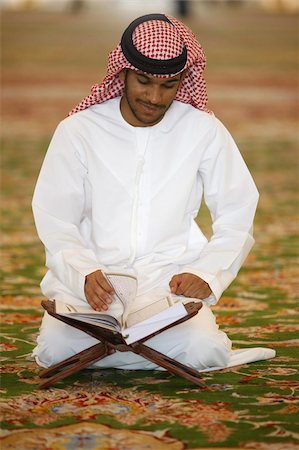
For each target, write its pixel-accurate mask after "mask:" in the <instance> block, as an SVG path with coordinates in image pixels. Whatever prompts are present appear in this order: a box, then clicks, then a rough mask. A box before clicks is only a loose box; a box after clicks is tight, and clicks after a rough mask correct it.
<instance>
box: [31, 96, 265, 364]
mask: <svg viewBox="0 0 299 450" xmlns="http://www.w3.org/2000/svg"><path fill="white" fill-rule="evenodd" d="M202 196H204V200H205V202H206V204H207V206H208V208H209V210H210V212H211V216H212V221H213V235H212V238H211V239H210V240H209V241H208V240H207V239H206V237H205V236H204V235H203V233H202V232H201V230H200V228H199V227H198V225H197V224H196V222H195V217H196V215H197V213H198V210H199V208H200V204H201V200H202ZM257 201H258V192H257V189H256V187H255V184H254V182H253V180H252V177H251V175H250V173H249V171H248V169H247V167H246V164H245V163H244V161H243V159H242V157H241V155H240V152H239V150H238V148H237V147H236V144H235V143H234V141H233V139H232V137H231V135H230V134H229V132H228V131H227V130H226V129H225V127H224V126H223V125H222V124H221V122H219V120H218V119H217V118H215V117H214V116H212V115H210V114H208V113H206V112H203V111H199V110H197V109H195V108H193V107H192V106H190V105H186V104H183V103H180V102H177V101H174V102H173V103H172V105H171V107H170V108H169V110H168V111H167V113H166V114H165V116H164V117H163V119H162V120H161V121H160V122H159V123H158V124H156V125H154V126H149V127H133V126H131V125H129V124H128V123H127V122H126V121H125V120H124V119H123V117H122V115H121V112H120V98H116V99H113V100H109V101H107V102H105V103H102V104H100V105H95V106H92V107H90V108H88V109H86V110H84V111H81V112H79V113H77V114H75V115H73V116H70V117H68V118H67V119H65V120H64V121H62V122H61V123H60V125H59V126H58V128H57V130H56V132H55V134H54V136H53V139H52V141H51V144H50V147H49V149H48V152H47V155H46V157H45V160H44V163H43V166H42V169H41V172H40V175H39V178H38V181H37V185H36V189H35V193H34V198H33V211H34V217H35V222H36V227H37V230H38V234H39V236H40V239H41V240H42V242H43V243H44V245H45V249H46V265H47V267H48V269H49V270H48V272H47V274H46V276H45V277H44V279H43V281H42V283H41V288H42V292H43V293H44V295H45V296H46V297H48V298H56V299H59V300H61V301H65V302H68V303H74V304H75V303H76V304H82V303H85V302H86V298H85V295H84V283H85V276H86V275H87V274H89V273H91V272H94V271H95V270H98V269H101V270H103V271H104V272H105V271H118V272H128V273H133V274H135V275H136V276H137V278H138V293H137V297H136V300H135V302H134V305H133V310H134V309H139V308H140V306H142V305H146V304H148V303H150V302H152V301H154V300H156V299H158V298H160V297H161V295H164V294H169V281H170V279H171V277H172V276H173V275H175V274H178V273H183V272H189V273H193V274H195V275H198V276H199V277H201V278H202V279H203V280H204V281H206V282H207V283H208V284H209V286H210V287H211V290H212V295H211V296H210V297H209V298H207V299H204V301H205V303H206V304H205V307H204V309H203V311H205V310H206V309H207V308H208V309H209V307H208V305H210V304H214V303H216V302H217V300H218V299H219V298H220V296H221V294H222V292H223V291H224V290H225V289H226V288H227V286H228V285H229V284H230V283H231V282H232V280H233V279H234V278H235V276H236V275H237V273H238V270H239V269H240V267H241V265H242V263H243V261H244V259H245V258H246V256H247V255H248V253H249V251H250V249H251V247H252V245H253V243H254V240H253V237H252V233H251V230H252V224H253V218H254V214H255V209H256V205H257ZM204 314H205V315H206V317H210V319H208V323H210V325H208V326H207V330H209V329H210V331H211V330H212V329H213V333H212V334H213V335H214V334H215V336H216V335H218V337H219V342H220V341H221V345H222V344H223V346H224V348H225V349H226V350H225V352H230V341H229V340H228V338H227V337H226V335H225V334H224V333H222V332H220V331H219V330H218V327H217V326H216V325H215V323H214V318H213V315H212V313H211V311H210V309H209V312H206V313H204V312H202V313H201V317H202V318H203V316H204ZM198 316H200V313H199V314H198ZM192 320H193V319H192ZM197 320H200V319H197ZM206 320H207V319H206ZM62 325H63V324H62ZM62 325H61V324H58V321H56V320H54V319H52V318H49V317H48V316H47V315H46V316H45V319H44V322H43V325H42V328H41V334H40V337H39V340H38V346H37V348H36V349H35V355H36V356H37V358H38V361H39V363H40V364H42V365H51V364H53V363H54V362H57V361H56V360H57V359H59V358H62V356H65V357H66V356H69V353H68V351H66V353H63V355H60V356H57V357H55V355H54V354H52V356H51V358H50V357H49V351H50V350H49V348H50V344H49V342H50V341H51V336H52V338H53V335H54V333H56V335H59V334H60V333H61V334H62V335H64V336H66V334H67V333H69V336H70V335H71V334H72V339H70V341H72V342H73V347H74V348H73V350H72V351H73V352H76V351H79V350H82V345H83V347H85V346H88V345H89V344H90V342H91V341H90V340H91V338H90V337H89V336H87V335H86V336H84V339H83V337H82V335H84V333H81V332H79V331H77V330H72V331H71V329H70V327H67V328H66V327H65V326H62ZM201 326H202V327H203V325H202V320H201ZM209 327H210V328H209ZM176 328H177V327H176ZM187 328H188V327H187ZM187 328H186V326H185V329H187ZM195 328H196V327H195ZM54 329H55V332H54ZM181 329H184V326H183V327H182V328H181ZM173 330H175V329H173ZM173 330H172V331H171V332H170V334H171V333H175V332H176V331H173ZM189 330H190V327H189ZM74 333H75V334H76V336H77V337H76V338H75V337H74ZM78 333H79V334H78ZM163 334H165V333H163ZM208 334H209V333H208ZM80 337H82V339H83V340H84V344H83V343H82V345H81V344H80V343H79V341H80ZM86 339H88V343H87V341H86ZM173 339H175V335H174V337H173V338H171V339H169V341H171V340H173ZM188 339H190V336H189V338H188ZM154 340H155V343H156V344H157V345H156V348H157V349H158V350H160V351H161V342H160V344H159V336H158V337H156V338H154ZM216 340H217V339H216ZM75 341H76V342H77V345H75V344H74V342H75ZM194 341H196V339H195V340H194ZM82 342H83V341H82ZM214 347H215V346H214ZM214 347H213V348H214ZM206 348H207V353H209V352H208V350H209V349H208V347H206ZM51 351H52V353H53V349H52V350H51ZM69 351H70V350H69ZM164 351H165V352H166V353H167V351H168V350H167V349H164ZM47 352H48V356H46V354H47ZM216 353H217V352H216ZM266 353H267V352H266ZM229 354H230V353H229ZM42 355H43V356H42ZM112 356H114V355H112ZM172 356H173V353H172ZM272 356H273V354H272ZM229 357H230V356H227V355H225V357H224V359H223V358H222V360H221V358H220V360H219V364H217V358H216V362H215V361H213V363H207V364H206V367H203V366H204V364H202V365H200V364H197V367H198V369H199V370H203V369H207V368H209V367H210V368H213V367H218V366H219V367H220V366H221V367H223V366H228V365H230V364H231V363H230V361H229ZM262 357H263V356H262V355H260V356H259V357H258V358H257V357H256V356H255V358H253V359H252V358H251V360H254V359H259V358H262ZM265 357H266V356H265ZM267 357H270V356H267ZM109 358H111V357H109ZM109 358H105V360H106V361H108V360H109ZM245 359H246V358H245ZM224 360H225V362H224ZM126 361H127V358H126ZM184 361H185V362H188V357H187V356H186V358H185V359H184ZM238 362H240V361H239V360H238ZM244 362H246V361H245V360H244ZM112 365H113V366H115V367H123V365H122V364H120V363H119V362H117V363H116V362H115V361H114V362H113V364H112ZM137 366H138V368H143V366H142V364H141V366H140V367H139V365H138V364H137ZM137 366H136V365H135V366H134V364H133V365H132V368H136V367H137ZM195 366H196V364H195ZM126 367H127V366H126ZM149 368H151V367H149Z"/></svg>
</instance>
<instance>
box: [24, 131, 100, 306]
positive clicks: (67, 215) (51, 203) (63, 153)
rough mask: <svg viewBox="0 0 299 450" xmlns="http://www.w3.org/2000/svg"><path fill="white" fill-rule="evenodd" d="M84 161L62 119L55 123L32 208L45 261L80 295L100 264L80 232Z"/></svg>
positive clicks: (84, 175) (82, 294)
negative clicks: (43, 249)
mask: <svg viewBox="0 0 299 450" xmlns="http://www.w3.org/2000/svg"><path fill="white" fill-rule="evenodd" d="M86 174H87V168H86V164H84V161H83V158H82V155H81V153H80V151H79V149H78V148H76V144H75V143H74V142H72V139H71V136H70V135H69V134H68V132H67V130H66V129H65V126H64V124H63V122H62V123H61V124H60V125H59V126H58V128H57V130H56V132H55V134H54V136H53V138H52V141H51V143H50V146H49V149H48V152H47V154H46V157H45V160H44V162H43V165H42V168H41V171H40V174H39V177H38V180H37V184H36V187H35V191H34V195H33V201H32V208H33V214H34V218H35V224H36V228H37V232H38V235H39V237H40V239H41V241H42V242H43V244H44V246H45V250H46V265H47V267H48V268H49V269H50V270H51V271H52V272H53V274H54V275H55V276H56V277H57V278H58V279H59V280H60V281H61V283H63V284H64V285H65V286H66V287H67V288H68V289H70V290H71V291H72V292H73V293H74V294H75V295H76V296H78V297H79V298H82V299H85V295H84V283H85V276H86V275H87V274H88V273H91V272H93V271H95V270H97V269H99V268H101V267H100V266H99V264H98V262H97V259H96V256H95V254H94V252H93V251H92V249H89V248H87V246H86V243H85V242H84V239H83V237H82V235H81V233H80V224H81V222H82V220H83V219H84V209H85V195H84V193H85V183H84V182H85V177H86Z"/></svg>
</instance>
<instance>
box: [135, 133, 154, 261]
mask: <svg viewBox="0 0 299 450" xmlns="http://www.w3.org/2000/svg"><path fill="white" fill-rule="evenodd" d="M149 133H150V130H149V128H136V129H135V137H136V147H137V154H138V159H137V166H136V174H135V192H134V205H133V217H132V232H131V236H132V240H131V242H132V250H131V257H130V262H133V261H134V259H135V257H136V256H137V255H138V254H139V253H140V250H141V249H142V247H144V239H145V233H144V230H145V227H146V224H145V217H144V211H143V209H144V202H145V198H144V196H145V190H144V177H145V176H146V162H147V161H146V147H147V143H148V137H149Z"/></svg>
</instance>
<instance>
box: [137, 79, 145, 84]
mask: <svg viewBox="0 0 299 450" xmlns="http://www.w3.org/2000/svg"><path fill="white" fill-rule="evenodd" d="M137 80H138V82H139V83H140V84H147V83H148V80H146V79H144V78H137Z"/></svg>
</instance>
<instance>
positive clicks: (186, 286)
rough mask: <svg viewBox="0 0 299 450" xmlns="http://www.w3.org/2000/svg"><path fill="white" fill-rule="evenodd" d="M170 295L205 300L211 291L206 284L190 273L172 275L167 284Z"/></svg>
mask: <svg viewBox="0 0 299 450" xmlns="http://www.w3.org/2000/svg"><path fill="white" fill-rule="evenodd" d="M169 287H170V289H171V292H172V294H176V295H184V296H185V297H192V298H200V299H202V298H207V297H209V296H210V295H211V293H212V291H211V289H210V286H209V285H208V283H206V282H205V281H204V280H202V279H201V278H200V277H198V276H197V275H194V274H192V273H180V274H179V275H174V276H173V277H172V278H171V280H170V283H169Z"/></svg>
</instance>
